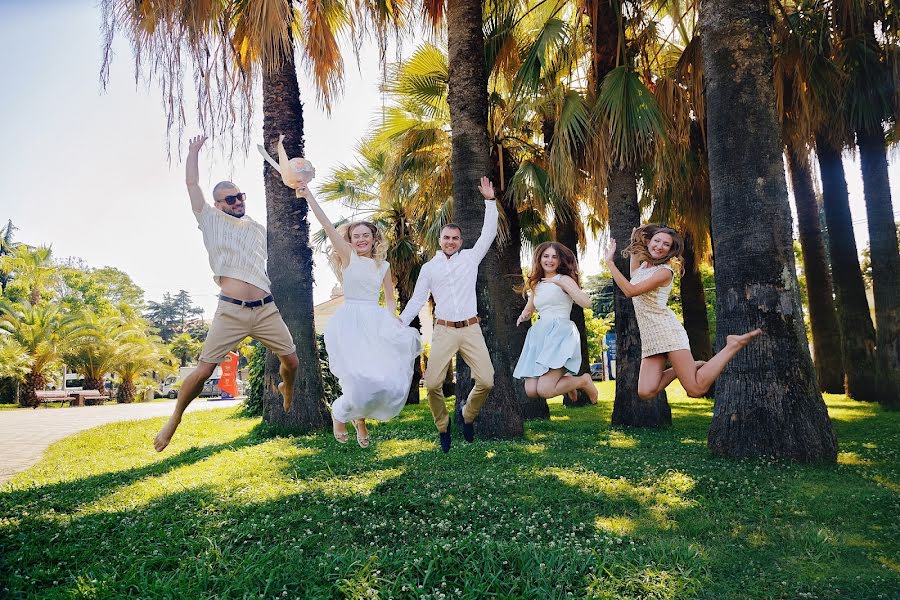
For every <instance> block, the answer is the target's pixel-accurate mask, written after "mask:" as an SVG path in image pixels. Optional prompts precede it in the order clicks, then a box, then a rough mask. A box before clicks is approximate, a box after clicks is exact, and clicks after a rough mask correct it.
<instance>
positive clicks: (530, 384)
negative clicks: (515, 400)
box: [525, 377, 540, 398]
mask: <svg viewBox="0 0 900 600" xmlns="http://www.w3.org/2000/svg"><path fill="white" fill-rule="evenodd" d="M537 382H538V380H537V377H526V378H525V395H526V396H528V397H529V398H539V397H540V396H538V391H537Z"/></svg>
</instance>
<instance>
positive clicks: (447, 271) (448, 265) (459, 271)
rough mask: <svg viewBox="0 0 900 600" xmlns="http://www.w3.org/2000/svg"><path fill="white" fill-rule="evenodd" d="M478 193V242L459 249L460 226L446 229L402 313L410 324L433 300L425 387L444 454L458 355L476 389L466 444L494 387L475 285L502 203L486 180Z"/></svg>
mask: <svg viewBox="0 0 900 600" xmlns="http://www.w3.org/2000/svg"><path fill="white" fill-rule="evenodd" d="M478 191H479V192H481V195H482V196H483V197H484V224H483V225H482V227H481V235H480V236H479V238H478V241H477V242H475V245H474V246H472V247H471V248H469V249H467V250H460V248H462V243H463V240H462V231H461V230H460V228H459V226H458V225H456V224H453V223H450V224H447V225H444V228H443V229H441V239H440V245H441V251H440V252H438V253H437V254H435V256H434V258H432V259H431V260H430V261H428V262H427V263H425V266H423V267H422V270H421V271H420V272H419V278H418V280H417V281H416V289H415V291H413V295H412V297H411V298H410V299H409V302H408V303H407V304H406V308H404V309H403V312H402V313H401V314H400V321H401V322H402V323H403V324H404V325H409V324H410V322H411V321H412V320H413V319H414V318H415V316H416V315H417V314H419V311H420V310H421V309H422V306H423V305H424V304H425V301H426V300H428V295H429V294H431V295H433V296H434V302H435V309H434V317H435V321H434V333H433V335H432V338H431V354H430V355H429V356H428V368H427V369H425V387H426V389H427V390H428V404H429V406H430V407H431V414H432V415H433V416H434V424H435V425H436V426H437V429H438V432H439V438H440V442H441V450H443V451H444V452H449V450H450V415H449V414H448V413H447V406H446V402H445V399H444V393H443V390H442V387H443V384H444V376H445V375H446V373H447V367H449V366H450V360H451V359H452V358H453V356H454V355H455V354H456V353H457V352H459V353H460V354H462V357H463V359H465V361H466V364H467V365H469V367H471V369H472V378H473V379H474V380H475V387H473V388H472V391H471V393H470V394H469V397H468V399H467V400H466V404H465V405H464V406H463V409H462V414H463V427H462V429H463V437H464V438H465V440H466V441H467V442H471V441H472V440H474V439H475V427H474V422H475V418H476V417H477V416H478V413H479V412H481V407H482V406H483V405H484V401H485V400H486V399H487V396H488V394H489V393H490V391H491V389H492V388H493V387H494V366H493V365H492V364H491V357H490V355H489V354H488V349H487V346H486V345H485V343H484V336H483V335H482V333H481V327H480V326H479V325H478V304H477V300H476V298H475V281H476V279H477V278H478V265H479V264H480V263H481V259H483V258H484V256H485V254H487V251H488V249H489V248H490V247H491V244H492V243H493V241H494V238H495V237H496V236H497V203H496V202H495V200H494V186H493V184H492V183H491V181H490V180H489V179H488V178H487V177H482V178H481V185H480V186H479V188H478Z"/></svg>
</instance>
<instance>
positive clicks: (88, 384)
mask: <svg viewBox="0 0 900 600" xmlns="http://www.w3.org/2000/svg"><path fill="white" fill-rule="evenodd" d="M104 383H105V382H104V381H103V376H102V375H101V376H100V377H91V376H89V375H86V376H85V378H84V389H86V390H97V391H98V392H102V391H103V385H104Z"/></svg>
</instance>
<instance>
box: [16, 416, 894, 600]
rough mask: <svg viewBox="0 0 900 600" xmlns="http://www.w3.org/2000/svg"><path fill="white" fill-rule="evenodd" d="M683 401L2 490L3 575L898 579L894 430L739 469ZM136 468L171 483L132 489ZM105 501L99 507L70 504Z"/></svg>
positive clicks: (104, 578) (849, 586) (101, 591)
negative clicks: (824, 458) (637, 412)
mask: <svg viewBox="0 0 900 600" xmlns="http://www.w3.org/2000/svg"><path fill="white" fill-rule="evenodd" d="M672 404H673V421H674V424H673V426H672V427H671V428H667V429H662V430H640V429H611V428H609V427H608V426H607V425H605V424H606V423H608V413H609V410H610V406H608V405H605V406H600V407H596V408H592V409H580V410H577V411H571V410H565V409H563V408H562V407H560V406H559V405H552V406H551V411H552V414H553V415H554V416H566V417H569V418H568V420H565V421H549V422H546V421H545V422H534V423H529V424H528V426H527V434H526V438H525V439H524V440H519V441H514V442H500V441H477V442H476V443H475V444H464V443H463V442H462V439H461V436H459V435H457V436H455V437H454V446H453V449H452V450H451V452H450V454H448V455H442V454H441V453H440V452H439V450H438V449H437V444H436V435H435V434H434V427H433V423H432V421H431V417H430V414H429V413H428V410H427V407H418V408H415V409H412V410H409V409H407V410H406V411H405V412H404V414H403V415H401V418H399V419H396V420H394V421H392V422H389V423H382V424H373V426H372V427H371V428H370V429H371V432H372V434H373V438H374V440H375V441H374V443H373V446H372V447H371V448H370V449H368V450H361V449H359V448H358V447H356V446H355V445H353V439H352V436H351V442H350V444H348V445H346V446H341V445H339V444H337V443H336V442H335V441H334V440H333V439H332V438H331V436H330V435H329V434H326V433H322V434H319V435H311V436H303V437H296V438H288V439H285V438H278V437H275V436H273V435H271V433H272V432H271V431H270V430H268V429H267V428H265V427H259V428H257V429H255V430H253V431H252V432H251V433H250V434H248V435H246V436H244V437H241V438H238V439H237V440H235V441H233V442H230V443H227V444H214V445H210V446H205V447H202V448H196V449H190V450H186V451H184V452H182V453H179V454H177V455H174V456H170V457H168V458H166V459H164V460H162V461H159V462H158V463H153V464H151V465H146V466H143V467H136V468H133V469H127V470H123V471H118V472H115V473H106V474H103V475H97V476H92V477H87V478H84V479H81V480H77V481H72V482H63V483H58V484H49V485H46V486H42V487H39V488H35V489H29V490H14V491H12V492H10V493H7V494H2V495H0V506H2V508H3V514H5V515H6V517H5V519H8V520H7V521H2V520H0V554H2V556H4V557H6V558H4V559H3V560H5V561H6V565H5V567H4V569H5V570H6V572H8V573H9V576H8V579H7V583H5V584H3V585H5V586H7V588H8V590H9V592H10V594H11V595H12V597H29V596H34V597H38V596H40V597H72V596H80V597H92V596H93V597H117V596H134V595H140V596H143V597H164V596H165V597H212V596H220V597H232V596H245V595H251V594H252V595H256V594H263V595H264V596H265V597H268V598H271V597H274V596H280V595H281V594H282V593H285V595H286V596H287V597H302V598H331V597H353V598H360V597H366V596H367V595H368V594H370V592H369V590H376V591H377V592H378V593H379V594H380V595H381V596H382V597H398V598H405V597H416V598H419V597H421V596H427V597H429V598H436V597H439V594H444V595H445V596H447V597H467V598H480V597H485V596H487V595H494V596H496V597H505V598H523V597H540V598H564V597H566V594H567V593H572V594H573V595H574V596H576V597H585V596H587V597H609V598H628V597H634V598H638V597H640V598H643V597H655V598H691V597H709V598H752V597H797V596H799V595H800V594H813V595H814V596H816V597H825V598H827V597H834V598H838V597H877V596H878V594H879V593H887V594H889V593H891V591H892V590H896V589H898V587H897V586H898V585H900V574H898V571H896V570H891V568H890V567H889V566H888V567H886V566H885V563H886V562H887V563H888V564H890V561H891V560H892V559H891V556H896V550H897V542H896V539H897V537H896V533H897V525H896V522H895V521H896V520H895V519H892V518H891V515H890V514H889V513H890V511H889V510H888V509H887V507H890V506H891V502H892V501H893V502H895V499H894V500H891V498H892V496H891V493H890V490H888V489H886V488H884V487H881V486H878V485H875V484H873V477H876V476H881V477H891V476H892V473H894V474H895V473H896V460H897V456H896V449H897V446H896V445H895V443H896V434H894V433H892V432H890V431H889V432H888V433H886V434H883V435H882V434H880V435H881V437H878V436H873V435H872V432H871V427H869V431H868V434H867V435H866V433H867V432H866V430H865V428H860V429H857V427H861V426H862V425H863V424H866V423H869V424H870V425H871V423H872V422H871V420H870V419H871V417H870V416H860V418H858V419H848V420H841V419H837V420H836V426H837V427H838V428H839V430H840V431H841V434H842V435H846V436H847V437H848V438H850V439H851V441H852V443H855V444H858V445H859V447H860V450H859V453H858V457H859V459H860V461H859V462H858V463H854V464H840V465H838V466H836V467H833V466H832V467H821V466H818V467H817V466H803V465H795V464H789V463H779V462H773V461H764V460H760V461H748V460H744V461H726V460H723V459H717V458H713V457H711V456H710V455H709V453H708V452H707V450H706V447H705V431H706V427H707V426H708V423H709V418H708V412H709V410H710V404H709V403H708V402H705V401H693V400H691V401H680V400H675V401H673V403H672ZM846 409H847V410H854V409H853V407H852V406H851V407H847V408H846ZM598 415H601V418H602V419H603V420H602V421H600V424H598ZM603 415H605V418H604V417H602V416H603ZM210 418H211V417H210ZM894 431H896V428H895V429H894ZM686 440H687V441H686ZM873 440H874V441H873ZM698 442H700V443H698ZM866 444H868V445H869V446H873V447H871V448H869V447H866ZM879 453H880V454H879ZM207 459H209V460H207ZM204 460H206V462H205V463H204V464H203V465H199V464H197V463H199V462H201V461H204ZM176 475H177V477H176ZM141 481H145V482H146V485H148V486H155V488H156V489H157V490H159V489H161V490H162V495H155V496H152V497H151V499H150V500H149V501H146V502H140V501H139V500H140V499H138V498H129V497H128V496H127V492H128V491H129V490H127V489H126V488H127V487H128V486H129V485H131V484H136V483H138V482H141ZM187 484H190V485H191V486H192V487H190V489H185V488H184V485H187ZM73 497H75V498H76V499H75V500H74V502H73ZM92 504H95V505H101V506H104V507H105V510H103V511H93V512H92V511H80V513H79V512H78V509H82V508H85V509H86V508H89V507H90V506H89V505H92ZM56 507H58V508H56ZM872 507H885V508H884V509H883V512H882V513H880V514H873V512H874V509H873V508H872ZM48 508H55V510H56V511H57V513H59V512H61V511H65V512H66V514H48ZM25 513H27V514H25ZM54 582H56V583H54Z"/></svg>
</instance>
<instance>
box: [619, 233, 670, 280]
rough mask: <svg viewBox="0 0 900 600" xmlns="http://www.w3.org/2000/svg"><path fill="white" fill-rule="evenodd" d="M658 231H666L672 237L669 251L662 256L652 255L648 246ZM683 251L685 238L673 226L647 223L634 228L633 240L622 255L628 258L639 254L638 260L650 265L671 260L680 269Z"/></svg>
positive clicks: (661, 263)
mask: <svg viewBox="0 0 900 600" xmlns="http://www.w3.org/2000/svg"><path fill="white" fill-rule="evenodd" d="M657 233H665V234H668V235H669V237H671V238H672V247H671V248H670V249H669V253H668V254H666V255H665V256H664V257H662V258H653V257H652V256H650V250H649V249H648V248H647V246H648V244H650V240H652V239H653V236H655V235H656V234H657ZM683 252H684V239H683V238H682V237H681V234H680V233H678V232H677V231H675V230H674V229H672V228H671V227H666V226H665V225H658V224H656V223H647V224H645V225H641V226H640V227H638V228H637V229H635V230H634V233H632V234H631V242H630V243H629V244H628V246H627V247H626V248H625V249H624V250H622V256H624V257H626V258H627V257H629V256H632V255H634V256H637V257H638V260H640V261H641V262H645V263H647V264H648V265H654V266H656V265H663V264H665V263H667V262H669V261H674V262H675V265H676V266H677V267H678V270H679V271H680V270H681V254H682V253H683Z"/></svg>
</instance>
